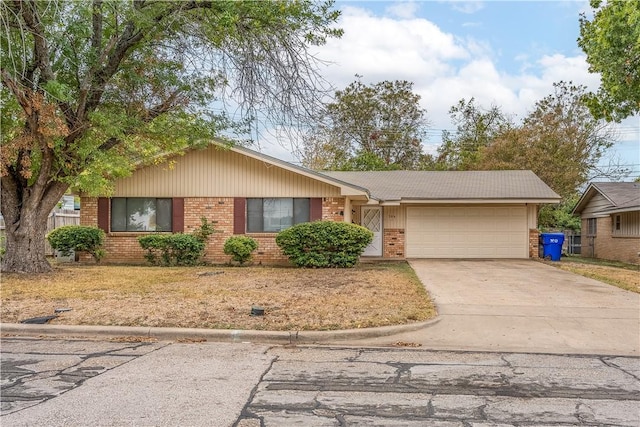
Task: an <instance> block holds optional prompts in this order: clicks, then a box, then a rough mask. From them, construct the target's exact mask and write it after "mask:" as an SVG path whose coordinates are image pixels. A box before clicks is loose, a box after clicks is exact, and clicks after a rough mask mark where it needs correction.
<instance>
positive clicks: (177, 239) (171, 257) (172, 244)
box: [138, 233, 205, 266]
mask: <svg viewBox="0 0 640 427" xmlns="http://www.w3.org/2000/svg"><path fill="white" fill-rule="evenodd" d="M138 242H139V243H140V246H142V249H144V250H146V251H147V252H146V253H145V255H144V257H145V258H146V259H147V261H149V262H150V263H151V264H153V265H163V266H173V265H196V264H198V262H199V261H200V258H201V257H202V255H203V254H204V247H205V244H204V242H203V241H202V240H200V239H198V238H197V237H195V236H192V235H191V234H182V233H178V234H150V235H147V236H141V237H138Z"/></svg>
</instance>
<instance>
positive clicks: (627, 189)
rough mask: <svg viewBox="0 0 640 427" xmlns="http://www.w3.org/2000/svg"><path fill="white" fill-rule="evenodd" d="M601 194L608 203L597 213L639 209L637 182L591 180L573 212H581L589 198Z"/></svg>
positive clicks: (639, 200)
mask: <svg viewBox="0 0 640 427" xmlns="http://www.w3.org/2000/svg"><path fill="white" fill-rule="evenodd" d="M596 194H601V195H602V196H603V197H604V198H605V199H607V201H608V202H609V203H610V205H609V206H604V207H602V209H600V210H599V211H598V212H597V213H607V214H608V213H618V212H629V211H637V210H640V184H639V183H637V182H592V183H591V184H589V186H588V187H587V189H586V190H585V192H584V193H583V194H582V196H581V197H580V200H578V203H577V204H576V207H575V208H573V212H574V213H577V214H579V213H581V212H582V211H583V210H584V208H585V207H586V206H587V204H588V203H589V201H590V200H591V198H593V196H595V195H596Z"/></svg>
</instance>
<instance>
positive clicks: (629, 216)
mask: <svg viewBox="0 0 640 427" xmlns="http://www.w3.org/2000/svg"><path fill="white" fill-rule="evenodd" d="M617 215H620V220H621V221H620V230H616V229H615V223H616V222H615V220H616V216H617ZM611 223H612V228H613V232H612V235H613V236H614V237H618V236H636V237H637V236H640V212H623V213H620V214H613V215H612V221H611Z"/></svg>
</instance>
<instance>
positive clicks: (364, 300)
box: [0, 262, 436, 330]
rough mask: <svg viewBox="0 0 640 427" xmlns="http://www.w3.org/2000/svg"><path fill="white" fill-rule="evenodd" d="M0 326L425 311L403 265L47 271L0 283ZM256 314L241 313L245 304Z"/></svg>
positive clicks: (393, 316) (385, 315) (372, 316)
mask: <svg viewBox="0 0 640 427" xmlns="http://www.w3.org/2000/svg"><path fill="white" fill-rule="evenodd" d="M0 295H1V297H2V307H1V316H2V321H3V322H19V321H21V320H24V319H27V318H31V317H37V316H43V315H50V314H53V313H54V310H55V309H57V308H71V309H72V310H71V311H63V312H61V313H59V317H58V318H57V319H55V320H53V321H52V322H51V323H52V324H67V325H118V326H146V327H154V326H155V327H188V328H212V329H258V330H332V329H346V328H365V327H375V326H385V325H394V324H405V323H411V322H418V321H424V320H427V319H430V318H433V317H434V316H435V314H436V313H435V309H434V306H433V304H432V302H431V300H430V298H429V296H428V294H427V293H426V291H425V290H424V287H423V286H422V284H421V283H420V282H419V280H418V279H417V277H416V276H415V273H414V272H413V270H412V269H411V267H410V266H409V265H408V264H407V263H404V262H399V263H381V264H362V265H360V266H358V267H356V268H353V269H313V270H311V269H309V270H306V269H296V268H272V267H245V268H234V267H208V268H202V267H199V268H160V267H130V266H127V267H122V266H57V267H56V268H55V272H54V273H52V274H47V275H39V276H30V277H27V276H23V275H9V274H5V275H3V277H2V288H1V291H0ZM254 306H259V307H261V308H263V309H264V315H263V316H251V308H252V307H254Z"/></svg>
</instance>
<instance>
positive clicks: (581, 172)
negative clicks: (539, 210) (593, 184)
mask: <svg viewBox="0 0 640 427" xmlns="http://www.w3.org/2000/svg"><path fill="white" fill-rule="evenodd" d="M585 93H586V87H585V86H580V85H578V86H576V85H573V84H571V83H566V82H559V83H555V84H554V92H553V93H552V94H550V95H548V96H546V97H545V98H543V99H541V100H540V101H538V102H537V103H536V105H535V109H534V110H533V111H532V112H531V113H529V114H528V115H527V116H526V117H525V118H524V120H523V122H522V124H521V125H520V126H518V127H515V128H512V129H509V130H508V131H506V132H503V133H502V134H500V135H498V136H497V137H496V138H495V140H494V141H493V142H492V143H491V144H489V145H488V146H486V147H484V148H483V149H482V151H481V154H480V157H479V161H478V162H477V163H476V164H475V165H474V169H529V170H532V171H533V172H535V173H536V174H537V175H538V176H539V177H540V178H541V179H542V180H543V181H544V182H545V183H546V184H547V185H549V186H550V187H551V188H552V189H553V190H554V191H555V192H557V193H558V194H559V195H560V196H562V197H563V198H568V197H571V196H572V195H574V194H575V193H576V191H578V189H579V187H580V186H582V185H583V184H585V183H586V182H587V181H588V180H589V178H590V177H591V176H592V175H591V174H592V173H593V172H594V170H596V169H597V165H598V162H599V161H600V159H601V158H602V156H603V155H604V153H605V152H606V151H607V150H608V149H609V148H610V147H611V146H612V145H613V143H614V134H613V133H612V131H611V129H610V127H609V126H608V125H607V123H606V122H605V121H604V120H602V119H596V118H594V117H593V116H592V115H591V113H590V111H589V109H588V108H587V106H586V105H585V103H584V94H585Z"/></svg>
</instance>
